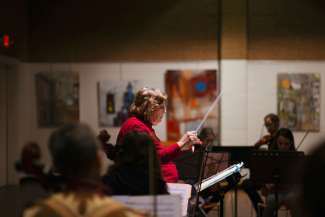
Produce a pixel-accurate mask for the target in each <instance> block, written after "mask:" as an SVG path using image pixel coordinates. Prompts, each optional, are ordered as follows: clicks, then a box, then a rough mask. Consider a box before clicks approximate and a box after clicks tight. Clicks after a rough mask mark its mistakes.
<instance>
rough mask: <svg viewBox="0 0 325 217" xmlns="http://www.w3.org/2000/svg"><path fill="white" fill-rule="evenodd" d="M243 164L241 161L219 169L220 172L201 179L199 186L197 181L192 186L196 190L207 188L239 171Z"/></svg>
mask: <svg viewBox="0 0 325 217" xmlns="http://www.w3.org/2000/svg"><path fill="white" fill-rule="evenodd" d="M243 165H244V163H243V162H241V163H238V164H234V165H232V166H230V167H228V168H227V169H225V170H223V171H221V172H220V173H217V174H215V175H213V176H210V177H209V178H206V179H204V180H203V181H202V183H201V187H200V189H198V188H199V183H197V184H195V185H194V187H195V189H196V190H197V191H198V190H199V191H203V190H204V189H207V188H208V187H210V186H212V185H214V184H216V183H217V182H220V181H223V180H224V179H226V178H227V177H229V176H231V175H232V174H234V173H236V172H239V171H240V169H241V168H242V166H243Z"/></svg>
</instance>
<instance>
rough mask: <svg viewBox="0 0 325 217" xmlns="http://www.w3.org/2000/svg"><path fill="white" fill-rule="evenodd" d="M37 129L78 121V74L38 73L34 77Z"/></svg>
mask: <svg viewBox="0 0 325 217" xmlns="http://www.w3.org/2000/svg"><path fill="white" fill-rule="evenodd" d="M35 81H36V100H37V120H38V126H39V127H58V126H60V125H62V124H65V123H70V122H77V121H79V74H78V73H77V72H39V73H37V74H36V75H35Z"/></svg>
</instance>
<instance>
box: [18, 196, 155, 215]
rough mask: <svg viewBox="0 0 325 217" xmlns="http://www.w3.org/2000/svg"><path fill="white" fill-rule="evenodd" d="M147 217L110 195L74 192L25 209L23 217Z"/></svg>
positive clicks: (52, 197) (53, 197) (50, 198)
mask: <svg viewBox="0 0 325 217" xmlns="http://www.w3.org/2000/svg"><path fill="white" fill-rule="evenodd" d="M78 216H91V217H146V216H149V215H147V214H145V213H142V212H140V211H137V210H134V209H132V208H129V207H127V206H125V205H123V204H122V203H120V202H117V201H115V200H113V199H111V198H110V197H106V196H100V195H93V196H92V197H90V198H89V197H87V199H86V198H82V197H80V195H78V196H76V195H75V194H73V193H70V194H66V193H58V194H54V195H52V196H51V197H49V198H47V199H46V200H43V201H41V202H39V203H37V204H35V206H33V207H31V208H29V209H27V210H25V212H24V214H23V217H78Z"/></svg>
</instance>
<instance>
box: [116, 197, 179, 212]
mask: <svg viewBox="0 0 325 217" xmlns="http://www.w3.org/2000/svg"><path fill="white" fill-rule="evenodd" d="M112 198H113V199H115V200H117V201H120V202H121V203H123V204H125V205H127V206H128V207H131V208H134V209H138V210H140V211H142V212H146V213H150V214H151V216H154V213H153V210H154V199H155V198H154V196H113V197H112ZM156 200H157V201H156V202H157V203H156V204H157V210H156V211H157V212H156V216H157V217H181V216H182V210H181V198H180V196H176V195H157V196H156Z"/></svg>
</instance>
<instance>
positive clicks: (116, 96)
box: [98, 80, 142, 127]
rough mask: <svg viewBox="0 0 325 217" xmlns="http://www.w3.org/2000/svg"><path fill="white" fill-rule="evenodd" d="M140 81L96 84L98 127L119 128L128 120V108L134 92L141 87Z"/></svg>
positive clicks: (108, 81) (101, 82) (107, 81)
mask: <svg viewBox="0 0 325 217" xmlns="http://www.w3.org/2000/svg"><path fill="white" fill-rule="evenodd" d="M141 84H142V83H141V82H140V81H136V80H132V81H110V80H106V81H100V82H98V109H99V111H98V119H99V126H100V127H119V126H121V125H122V123H123V122H124V121H125V120H126V119H127V118H128V110H129V106H130V105H131V103H132V102H133V99H134V97H135V94H136V92H137V91H138V90H139V89H140V88H141V87H142V86H141Z"/></svg>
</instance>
